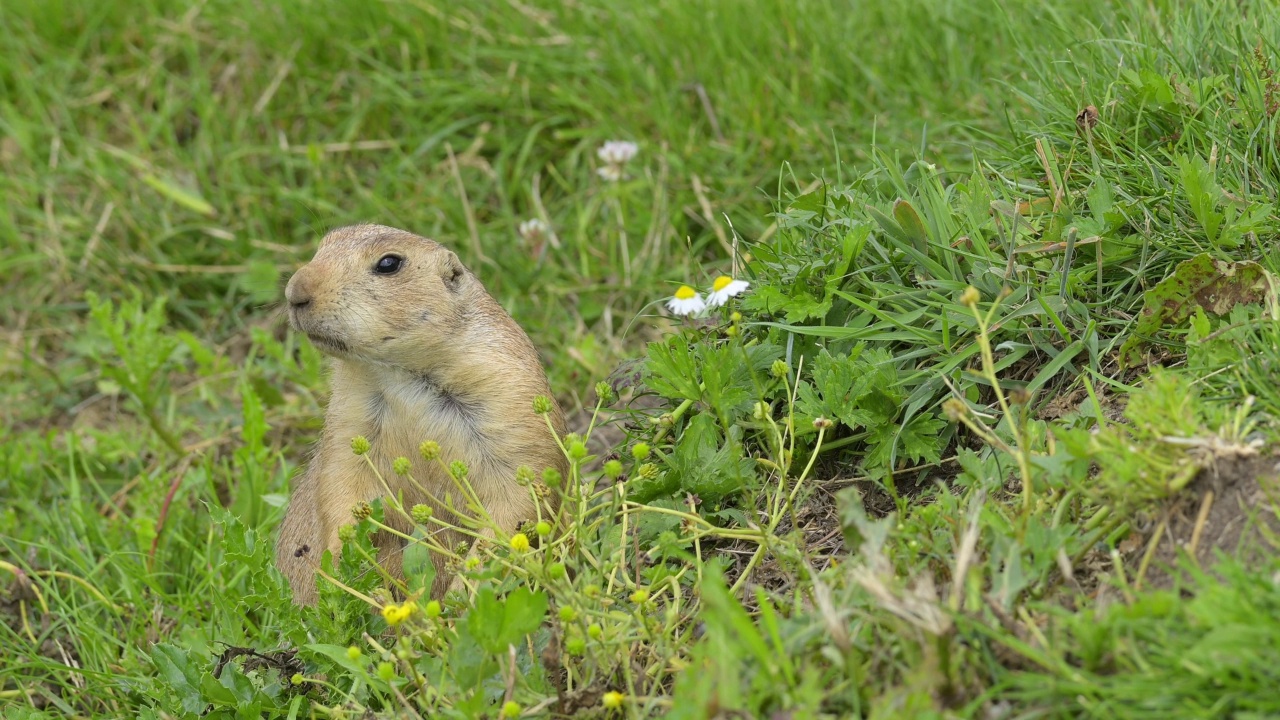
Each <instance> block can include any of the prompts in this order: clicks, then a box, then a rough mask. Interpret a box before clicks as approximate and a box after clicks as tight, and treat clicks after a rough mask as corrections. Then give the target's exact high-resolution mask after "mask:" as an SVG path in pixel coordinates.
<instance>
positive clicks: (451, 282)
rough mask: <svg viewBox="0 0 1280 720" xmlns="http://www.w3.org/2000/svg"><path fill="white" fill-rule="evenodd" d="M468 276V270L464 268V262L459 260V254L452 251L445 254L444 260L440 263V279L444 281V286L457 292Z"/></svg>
mask: <svg viewBox="0 0 1280 720" xmlns="http://www.w3.org/2000/svg"><path fill="white" fill-rule="evenodd" d="M466 276H467V269H466V268H465V267H463V266H462V260H460V259H458V255H457V253H455V252H453V251H452V250H448V251H446V252H445V255H444V260H443V261H441V263H440V279H441V280H443V281H444V286H445V287H446V288H449V290H452V291H454V292H456V291H457V290H458V289H459V288H461V287H462V280H463V278H465V277H466Z"/></svg>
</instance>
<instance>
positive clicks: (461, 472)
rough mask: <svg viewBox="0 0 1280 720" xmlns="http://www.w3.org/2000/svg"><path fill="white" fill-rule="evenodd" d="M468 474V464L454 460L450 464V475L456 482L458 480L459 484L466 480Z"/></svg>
mask: <svg viewBox="0 0 1280 720" xmlns="http://www.w3.org/2000/svg"><path fill="white" fill-rule="evenodd" d="M467 472H468V470H467V464H466V463H464V462H462V461H461V460H454V461H453V462H451V463H449V474H450V475H452V476H453V479H454V480H457V481H458V482H462V481H463V480H466V479H467Z"/></svg>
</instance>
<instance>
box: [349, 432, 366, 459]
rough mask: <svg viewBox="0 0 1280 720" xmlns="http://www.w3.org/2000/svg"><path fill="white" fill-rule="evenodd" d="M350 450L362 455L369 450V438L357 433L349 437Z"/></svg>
mask: <svg viewBox="0 0 1280 720" xmlns="http://www.w3.org/2000/svg"><path fill="white" fill-rule="evenodd" d="M351 452H353V453H355V454H357V455H363V454H365V453H367V452H369V438H367V437H365V436H363V435H357V436H355V437H353V438H351Z"/></svg>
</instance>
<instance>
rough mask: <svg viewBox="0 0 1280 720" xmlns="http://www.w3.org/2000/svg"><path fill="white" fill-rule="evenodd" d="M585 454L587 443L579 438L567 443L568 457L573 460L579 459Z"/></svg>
mask: <svg viewBox="0 0 1280 720" xmlns="http://www.w3.org/2000/svg"><path fill="white" fill-rule="evenodd" d="M586 456H587V444H586V443H584V442H582V441H581V440H577V441H575V442H573V443H571V444H570V445H569V457H570V458H573V459H574V460H581V459H582V458H584V457H586Z"/></svg>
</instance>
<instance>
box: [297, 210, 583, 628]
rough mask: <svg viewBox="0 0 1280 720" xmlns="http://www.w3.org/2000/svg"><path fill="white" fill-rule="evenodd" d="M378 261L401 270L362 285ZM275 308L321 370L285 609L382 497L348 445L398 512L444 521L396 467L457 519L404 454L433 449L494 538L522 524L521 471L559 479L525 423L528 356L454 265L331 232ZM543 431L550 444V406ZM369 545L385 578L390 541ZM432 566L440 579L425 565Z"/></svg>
mask: <svg viewBox="0 0 1280 720" xmlns="http://www.w3.org/2000/svg"><path fill="white" fill-rule="evenodd" d="M389 254H391V255H397V256H399V257H401V258H403V259H404V263H403V266H402V267H401V269H400V270H399V271H398V272H397V273H395V274H392V275H379V274H376V273H374V271H373V268H374V266H375V264H376V263H377V262H378V260H379V259H380V258H382V257H384V256H385V255H389ZM285 295H286V298H287V299H288V301H289V322H290V324H291V325H292V326H293V327H294V329H295V330H298V331H300V332H303V333H306V334H307V336H308V337H310V338H311V341H312V342H313V343H314V344H315V346H316V347H317V348H319V349H320V350H322V351H323V352H325V353H326V354H328V355H330V356H332V358H333V363H332V382H331V387H332V391H331V396H330V400H329V407H328V411H327V413H326V415H325V427H324V431H323V433H322V435H321V438H320V441H319V443H318V446H317V448H316V454H315V456H314V458H313V459H312V460H311V462H310V464H309V465H308V467H307V469H306V471H305V472H304V473H303V475H302V477H301V478H300V479H299V480H298V483H297V487H296V489H295V490H294V493H293V499H292V501H291V502H290V504H289V508H288V510H287V511H286V513H285V518H284V523H283V524H282V526H281V530H280V539H279V541H278V543H277V546H276V563H277V565H278V567H279V568H280V570H281V571H282V572H283V573H284V574H285V576H286V577H287V578H288V579H289V584H290V586H291V587H292V588H293V594H294V600H295V602H298V603H300V604H313V603H314V602H315V600H316V588H315V571H316V569H318V567H319V564H320V557H321V554H322V553H323V552H324V550H326V549H328V550H331V551H333V553H334V555H335V557H336V556H337V554H338V552H339V550H340V549H341V545H342V544H341V542H340V541H339V540H338V529H339V528H340V527H342V526H343V525H347V524H350V523H352V522H353V519H352V515H351V508H352V506H354V505H356V504H357V503H359V502H362V501H370V500H372V499H374V498H378V497H382V496H384V495H385V494H386V493H385V491H384V490H383V488H382V485H381V483H379V481H378V479H377V476H376V475H375V474H374V473H373V472H372V471H371V470H370V469H369V466H368V463H367V462H366V460H365V458H363V457H359V456H357V455H355V454H354V453H352V451H351V439H352V438H353V437H355V436H357V435H363V436H364V437H366V438H368V440H369V442H370V446H371V449H370V451H369V453H368V456H369V459H371V460H372V461H373V464H374V465H375V466H376V467H377V468H378V471H379V472H380V473H381V475H382V477H383V479H385V480H386V481H387V483H388V484H389V485H390V487H391V491H392V492H393V493H396V494H399V493H403V497H404V503H405V508H406V509H408V508H411V507H412V506H413V505H414V504H416V503H424V504H427V505H431V506H432V507H433V508H434V510H435V512H436V514H437V516H438V517H443V518H446V519H447V518H448V516H447V514H446V513H445V512H444V509H443V508H441V507H440V506H439V505H437V504H436V503H433V502H432V501H431V500H430V498H428V497H426V496H424V495H423V494H422V493H421V492H420V491H419V490H418V489H417V488H416V487H414V485H413V484H412V483H410V482H409V481H408V480H406V479H404V478H400V477H398V476H397V475H396V474H395V472H394V471H393V470H392V463H393V462H394V461H395V459H396V458H397V457H407V458H410V459H411V460H412V461H413V470H412V472H411V475H412V476H413V478H414V479H415V480H417V481H418V483H420V484H421V485H422V486H423V487H424V488H425V489H426V490H427V491H428V492H429V493H431V494H432V495H434V496H435V497H437V498H441V499H443V498H444V497H445V495H446V493H447V494H449V495H452V496H453V497H454V504H455V506H457V507H463V505H462V503H461V501H460V499H459V498H458V494H459V493H458V492H457V490H455V489H454V486H453V484H452V482H451V481H450V480H449V478H448V477H447V475H446V474H445V473H444V472H443V470H442V469H441V468H440V465H439V464H438V463H436V462H427V461H424V460H423V459H422V458H421V456H420V455H419V453H418V447H419V445H420V444H421V443H422V442H423V441H424V440H434V441H436V442H437V443H439V444H440V448H441V457H442V458H443V459H444V461H445V463H446V464H447V463H449V462H451V461H453V460H462V461H463V462H465V463H466V464H467V466H468V468H469V469H470V472H469V475H468V477H469V479H470V481H471V483H472V485H473V487H474V488H475V491H476V494H477V495H478V496H479V498H480V500H481V502H482V503H483V504H484V505H485V508H486V510H487V511H488V513H489V514H490V516H492V517H493V519H494V520H495V521H497V523H498V524H499V525H500V526H501V527H502V528H503V530H505V531H507V532H514V531H515V529H516V528H517V527H518V526H519V525H520V524H521V523H522V522H524V521H526V520H529V519H531V518H534V517H536V508H535V506H534V503H533V501H532V499H531V498H530V495H529V489H528V488H526V487H520V486H519V485H517V484H516V481H515V475H516V469H517V468H518V467H519V466H521V465H527V466H529V467H530V468H532V469H533V470H534V471H535V472H537V473H541V472H542V470H543V469H544V468H547V467H554V468H556V469H558V470H560V471H561V472H562V473H567V472H568V468H567V462H566V460H565V458H564V456H563V454H562V453H561V452H560V451H559V449H558V448H557V447H556V444H555V442H554V440H553V438H552V437H551V433H550V431H549V430H548V429H547V426H546V422H545V421H544V420H543V418H542V417H539V416H538V415H535V414H534V412H533V400H534V397H536V396H538V395H545V396H546V397H548V398H553V397H554V396H553V395H552V394H551V389H550V387H549V386H548V383H547V378H546V375H545V373H544V372H543V369H542V365H541V363H540V362H539V359H538V355H537V351H536V350H535V349H534V346H533V343H532V342H530V341H529V338H528V336H527V335H526V334H525V333H524V331H523V330H521V329H520V326H519V325H517V324H516V322H515V321H514V320H513V319H512V318H511V316H510V315H508V314H507V313H506V311H505V310H503V309H502V306H500V305H499V304H498V303H497V302H496V301H495V300H494V299H493V298H492V297H491V296H490V295H489V293H488V292H486V291H485V289H484V287H483V286H482V285H481V283H480V281H479V280H478V279H476V277H475V276H474V275H472V274H471V273H470V272H469V271H468V270H466V268H464V267H463V266H462V263H461V262H460V261H459V260H458V257H457V255H455V254H454V253H453V252H451V251H449V250H448V249H446V248H445V247H443V246H441V245H440V244H438V243H436V242H434V241H431V240H427V239H425V238H421V237H418V236H417V235H413V234H412V233H408V232H405V231H403V230H396V229H394V228H388V227H383V226H380V225H360V226H354V227H347V228H340V229H338V230H334V231H333V232H331V233H329V234H328V235H326V236H325V237H324V239H323V240H322V241H321V242H320V249H319V250H318V252H317V253H316V256H315V258H313V259H312V261H311V262H310V263H308V264H307V265H306V266H304V267H303V268H302V269H300V270H299V271H298V272H297V273H296V274H294V276H293V277H292V278H291V279H290V280H289V285H288V288H287V289H286V292H285ZM553 404H554V400H553ZM551 418H552V423H553V425H554V426H555V428H556V431H557V432H559V433H561V434H563V433H564V418H563V415H562V413H561V411H560V409H559V408H558V407H555V409H554V410H553V412H552V414H551ZM544 512H545V510H544ZM385 515H386V520H387V524H388V525H390V526H392V527H394V528H396V529H397V530H400V531H402V532H409V531H410V530H411V528H410V526H409V523H408V521H407V520H406V519H405V518H404V517H403V516H402V515H400V514H399V513H397V512H395V511H393V510H391V509H389V508H388V509H387V512H386V514H385ZM437 539H438V540H440V541H441V542H442V544H443V545H445V546H446V547H451V546H453V545H454V544H456V543H457V542H458V541H459V540H461V539H462V538H461V537H458V536H457V535H456V534H455V533H452V532H441V533H440V534H439V535H437ZM378 544H379V547H380V549H381V552H380V559H381V560H382V561H383V563H384V565H385V566H386V567H387V568H388V569H389V570H390V571H391V572H392V573H393V574H395V575H397V576H399V574H400V549H401V547H402V545H401V542H400V541H399V540H398V539H396V538H395V537H394V536H391V535H389V534H385V533H384V534H383V536H382V537H379V539H378ZM435 565H436V567H437V568H438V569H441V570H442V565H443V563H442V562H441V561H440V560H439V559H436V560H435ZM450 581H451V578H450V577H449V576H448V573H445V572H443V571H441V572H439V573H438V575H437V578H436V583H435V585H434V587H433V588H432V595H434V596H437V597H438V596H440V595H442V594H443V592H444V591H445V589H447V588H448V587H449V584H450Z"/></svg>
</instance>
